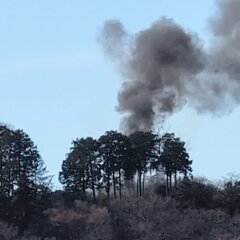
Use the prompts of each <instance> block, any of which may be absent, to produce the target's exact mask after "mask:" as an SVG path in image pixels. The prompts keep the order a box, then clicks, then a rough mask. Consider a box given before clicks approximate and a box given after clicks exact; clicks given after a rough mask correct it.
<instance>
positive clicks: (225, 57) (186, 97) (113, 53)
mask: <svg viewBox="0 0 240 240" xmlns="http://www.w3.org/2000/svg"><path fill="white" fill-rule="evenodd" d="M239 12H240V1H239V0H225V1H224V0H222V1H221V2H220V3H219V13H218V16H217V18H215V19H212V21H211V29H212V33H213V43H212V46H211V48H210V49H211V50H209V51H206V50H205V49H204V47H203V44H202V43H201V41H200V40H199V38H198V36H197V35H196V34H193V33H189V32H186V31H185V30H184V29H183V28H182V27H181V26H179V25H178V24H176V23H175V22H174V21H173V20H171V19H167V18H162V19H160V20H158V21H156V22H155V23H153V24H152V26H150V27H149V28H148V29H145V30H143V31H140V32H138V33H136V34H134V35H130V34H128V33H127V32H126V31H125V30H124V26H123V25H122V23H121V22H119V21H117V20H110V21H107V22H106V23H105V24H104V27H103V29H102V32H101V36H100V42H101V44H102V46H103V49H104V52H105V54H106V56H107V57H109V58H110V59H111V60H112V61H114V62H116V64H117V65H118V66H119V67H120V71H121V74H122V76H123V79H124V82H123V84H122V89H121V91H120V92H119V94H118V106H117V110H118V111H119V112H120V113H123V114H124V118H123V121H122V124H123V125H122V126H123V130H124V131H125V132H126V133H132V132H134V131H138V130H141V131H147V130H150V129H151V128H152V127H153V126H154V124H156V123H157V121H158V120H159V119H165V118H166V117H167V116H169V115H170V114H172V113H174V112H176V111H178V110H180V109H181V108H182V107H183V106H184V105H185V104H188V105H189V106H191V107H193V108H194V109H196V110H197V111H198V112H211V113H213V114H216V115H219V114H223V113H227V112H229V111H231V110H232V109H233V108H234V106H235V105H236V104H238V103H240V52H239V50H240V14H239Z"/></svg>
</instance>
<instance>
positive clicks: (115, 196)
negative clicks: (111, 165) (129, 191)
mask: <svg viewBox="0 0 240 240" xmlns="http://www.w3.org/2000/svg"><path fill="white" fill-rule="evenodd" d="M112 176H113V194H114V198H115V199H116V198H117V192H116V179H115V170H114V169H113V174H112Z"/></svg>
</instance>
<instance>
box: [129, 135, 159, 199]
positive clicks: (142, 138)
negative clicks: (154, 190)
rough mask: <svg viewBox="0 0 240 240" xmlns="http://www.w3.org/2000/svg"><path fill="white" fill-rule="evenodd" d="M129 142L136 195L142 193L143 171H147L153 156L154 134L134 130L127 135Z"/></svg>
mask: <svg viewBox="0 0 240 240" xmlns="http://www.w3.org/2000/svg"><path fill="white" fill-rule="evenodd" d="M129 139H130V142H131V162H132V163H133V164H134V166H135V172H136V173H137V195H138V196H140V197H141V196H142V194H144V184H145V173H146V172H148V171H149V169H150V166H151V162H152V159H153V158H155V153H154V150H155V149H154V146H155V139H156V135H155V134H153V133H152V132H134V133H132V134H131V135H130V136H129Z"/></svg>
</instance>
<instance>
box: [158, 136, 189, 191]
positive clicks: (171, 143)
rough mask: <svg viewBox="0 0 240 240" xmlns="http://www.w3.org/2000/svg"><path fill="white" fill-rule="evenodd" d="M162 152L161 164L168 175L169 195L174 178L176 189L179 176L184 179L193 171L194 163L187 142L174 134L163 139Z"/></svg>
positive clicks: (167, 186)
mask: <svg viewBox="0 0 240 240" xmlns="http://www.w3.org/2000/svg"><path fill="white" fill-rule="evenodd" d="M161 144H162V151H161V153H160V156H159V163H160V164H161V166H162V168H163V171H164V173H165V175H166V188H167V194H169V191H170V190H171V189H172V177H173V176H174V183H175V187H176V186H177V174H178V173H182V174H184V177H187V174H188V173H189V172H191V171H192V168H191V164H192V161H191V160H189V155H188V153H187V151H186V148H185V142H183V141H181V140H180V138H176V137H175V135H174V134H173V133H166V134H164V135H163V136H162V138H161Z"/></svg>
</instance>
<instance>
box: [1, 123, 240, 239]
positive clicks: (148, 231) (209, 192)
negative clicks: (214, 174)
mask: <svg viewBox="0 0 240 240" xmlns="http://www.w3.org/2000/svg"><path fill="white" fill-rule="evenodd" d="M191 165H192V160H191V159H190V157H189V154H188V152H187V147H186V144H185V142H184V141H182V140H181V139H180V138H178V137H176V136H175V135H174V134H173V133H165V134H162V135H161V134H159V133H154V132H151V131H149V132H135V133H133V134H131V135H129V136H126V135H124V134H122V133H120V132H117V131H107V132H106V133H105V134H103V135H102V136H100V137H99V138H98V139H94V138H92V137H86V138H80V139H76V140H74V141H73V142H72V145H71V148H70V151H69V153H68V154H67V155H66V158H65V159H64V160H63V162H62V169H61V171H60V173H59V180H60V182H61V183H62V184H63V190H58V191H53V189H52V184H51V178H52V177H51V176H49V175H48V172H47V170H46V166H45V164H44V161H43V159H42V158H41V155H40V153H39V151H38V149H37V146H36V145H35V144H34V142H33V141H32V139H31V138H30V137H29V136H28V134H26V133H25V132H24V131H23V130H20V129H16V130H15V129H13V128H11V127H9V126H7V125H0V206H1V208H0V227H1V231H0V239H6V240H8V239H12V240H20V239H21V240H25V239H34V240H36V239H37V240H40V239H41V240H42V239H45V238H46V239H51V240H56V239H59V240H65V239H76V240H77V239H109V240H110V239H114V240H120V239H122V238H124V239H146V240H148V239H154V238H157V236H160V235H161V236H162V238H160V239H166V238H165V237H166V236H167V235H168V236H172V235H173V236H172V238H171V239H179V238H178V237H179V236H184V237H185V238H186V239H187V236H188V237H189V236H190V235H191V239H216V238H213V237H212V234H213V232H214V231H215V230H216V229H218V230H217V232H215V233H214V234H215V235H216V236H218V237H219V236H223V233H222V232H220V230H221V229H223V228H224V236H225V235H226V234H229V232H230V233H231V234H230V235H229V238H227V239H234V237H235V236H239V231H237V230H236V229H235V226H236V224H239V222H236V219H239V218H237V217H238V216H239V212H240V180H239V178H236V179H235V178H232V179H228V180H226V181H225V182H224V183H223V184H222V185H214V184H211V183H210V182H208V181H206V180H202V179H197V178H194V177H193V176H192V168H191ZM158 175H160V176H161V178H155V176H158ZM148 179H150V180H154V181H152V182H150V181H148ZM132 189H134V192H135V193H134V194H132ZM140 197H141V198H140ZM110 200H111V201H110ZM157 209H158V210H157ZM159 219H161V220H159ZM169 219H172V220H171V221H179V220H181V219H185V220H184V221H183V222H181V224H180V223H179V224H180V225H181V227H176V228H175V226H177V225H176V224H173V225H171V226H170V228H171V229H169V230H168V227H169ZM176 219H178V220H176ZM214 219H215V220H214ZM158 221H160V222H161V224H159V225H158ZM210 221H211V222H212V225H211V226H210V225H209V222H210ZM226 222H228V224H227V225H225V224H226ZM203 223H204V226H207V227H208V229H205V228H203V227H202V226H203ZM219 224H221V226H220V225H219ZM189 225H191V228H189V227H188V226H189ZM186 226H187V227H186ZM173 229H175V230H174V231H173ZM181 229H183V230H184V231H182V230H181ZM221 231H222V230H221ZM181 234H182V235H181ZM143 236H145V237H146V238H142V237H143ZM185 238H184V239H185Z"/></svg>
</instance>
